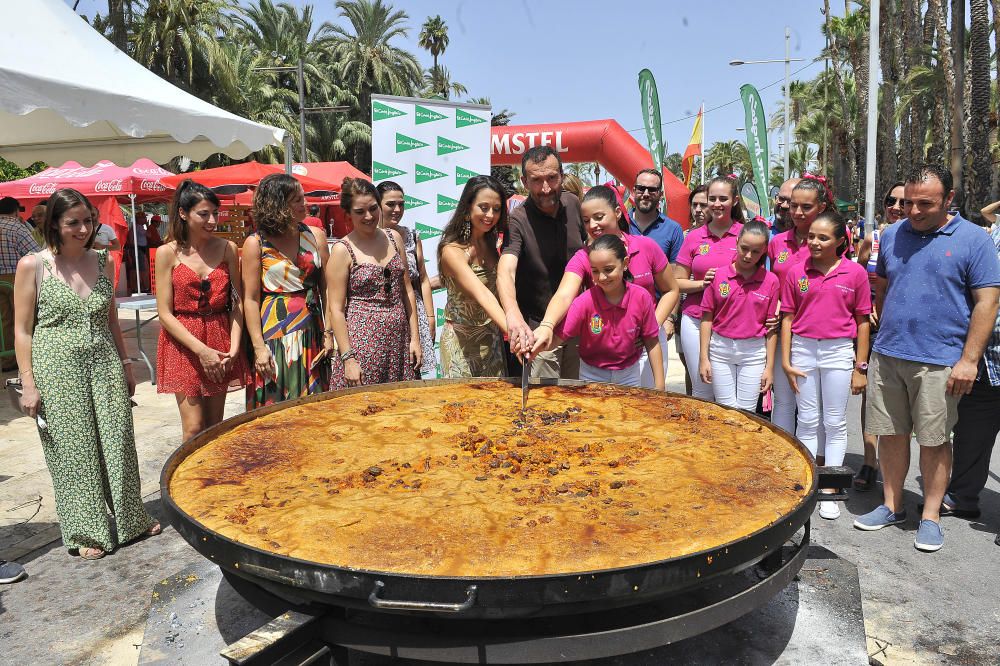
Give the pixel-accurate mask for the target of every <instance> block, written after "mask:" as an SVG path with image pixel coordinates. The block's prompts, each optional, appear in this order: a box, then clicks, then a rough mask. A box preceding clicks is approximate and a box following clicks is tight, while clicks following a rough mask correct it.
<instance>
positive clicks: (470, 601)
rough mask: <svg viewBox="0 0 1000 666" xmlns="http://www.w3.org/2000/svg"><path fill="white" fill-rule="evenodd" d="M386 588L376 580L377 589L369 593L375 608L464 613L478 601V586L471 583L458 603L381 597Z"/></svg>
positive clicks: (370, 601)
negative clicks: (463, 599) (462, 599)
mask: <svg viewBox="0 0 1000 666" xmlns="http://www.w3.org/2000/svg"><path fill="white" fill-rule="evenodd" d="M384 589H385V583H383V582H382V581H380V580H377V581H375V589H374V590H372V593H371V594H369V595H368V603H369V604H371V605H372V606H373V607H375V608H383V609H388V610H409V611H428V612H432V613H462V612H464V611H467V610H469V609H470V608H472V607H473V606H474V605H475V603H476V593H477V588H476V586H475V585H470V586H469V587H467V588H465V601H463V602H462V603H458V604H445V603H440V602H433V601H399V600H391V599H380V598H379V594H381V593H382V591H383V590H384Z"/></svg>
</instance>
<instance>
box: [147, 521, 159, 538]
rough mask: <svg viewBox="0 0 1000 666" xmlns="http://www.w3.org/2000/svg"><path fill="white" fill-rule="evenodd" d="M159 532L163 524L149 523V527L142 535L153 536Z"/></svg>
mask: <svg viewBox="0 0 1000 666" xmlns="http://www.w3.org/2000/svg"><path fill="white" fill-rule="evenodd" d="M161 532H163V526H162V525H160V523H158V522H157V523H153V524H152V525H150V527H149V529H148V530H146V531H145V532H143V536H148V537H153V536H156V535H157V534H160V533H161Z"/></svg>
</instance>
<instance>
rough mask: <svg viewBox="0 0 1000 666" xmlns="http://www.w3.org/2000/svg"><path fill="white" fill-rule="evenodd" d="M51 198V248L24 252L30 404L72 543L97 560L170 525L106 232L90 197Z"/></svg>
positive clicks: (24, 366) (18, 300)
mask: <svg viewBox="0 0 1000 666" xmlns="http://www.w3.org/2000/svg"><path fill="white" fill-rule="evenodd" d="M46 205H47V210H46V213H45V221H44V222H43V224H42V232H43V234H44V236H45V244H46V249H45V250H42V251H41V252H38V253H37V254H29V255H28V256H26V257H24V258H22V259H21V260H20V261H19V262H18V264H17V273H16V275H15V279H14V280H15V281H14V310H15V312H14V347H15V350H16V354H17V365H18V367H19V368H20V372H19V373H18V374H19V376H20V377H21V381H22V384H23V387H24V391H23V394H22V396H21V407H22V409H23V410H24V412H25V413H26V414H27V415H28V416H30V417H32V418H35V419H36V420H37V421H38V435H39V437H40V438H41V440H42V450H43V451H44V453H45V463H46V465H47V466H48V468H49V473H50V474H51V475H52V486H53V489H54V490H55V505H56V513H57V514H58V515H59V528H60V530H61V531H62V539H63V545H64V546H65V547H66V548H68V549H69V551H70V553H71V554H78V555H79V556H80V557H82V558H84V559H88V560H96V559H99V558H102V557H104V555H105V554H107V553H108V552H110V551H112V550H114V549H115V548H116V547H117V546H119V545H121V544H125V543H128V542H130V541H133V540H135V539H138V538H140V537H143V536H153V535H156V534H159V533H160V524H159V523H157V522H156V521H155V520H153V518H152V517H151V516H150V515H149V514H148V513H147V512H146V509H145V508H144V507H143V505H142V495H141V494H140V490H139V488H140V483H139V463H138V459H137V457H136V451H135V435H134V432H133V429H132V410H131V406H130V404H129V396H130V395H132V394H133V393H135V377H134V376H133V375H132V360H131V359H130V358H128V354H127V352H126V349H125V340H124V338H122V331H121V327H120V326H119V325H118V310H117V308H116V307H115V298H114V287H113V280H114V266H112V263H111V262H109V261H108V253H107V251H106V250H100V251H98V250H92V249H91V246H92V245H93V243H94V237H95V235H96V233H95V232H96V230H95V228H94V221H93V218H92V216H91V212H90V202H89V201H88V200H87V198H86V197H85V196H83V195H82V194H80V193H79V192H77V191H76V190H70V189H62V190H57V191H56V192H55V193H54V194H52V196H50V197H49V200H48V203H47V204H46ZM36 285H37V288H36ZM109 508H110V511H111V513H112V514H113V515H114V521H115V530H112V529H111V521H110V520H109V516H108V511H109Z"/></svg>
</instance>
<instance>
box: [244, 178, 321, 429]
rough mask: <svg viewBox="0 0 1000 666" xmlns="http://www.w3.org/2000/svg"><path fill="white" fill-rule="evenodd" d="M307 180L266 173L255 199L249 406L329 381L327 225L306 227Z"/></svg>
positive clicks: (249, 264) (249, 278)
mask: <svg viewBox="0 0 1000 666" xmlns="http://www.w3.org/2000/svg"><path fill="white" fill-rule="evenodd" d="M305 217H306V200H305V194H304V193H303V191H302V186H301V185H299V182H298V181H297V180H295V179H294V178H293V177H291V176H289V175H287V174H283V173H282V174H273V175H270V176H265V177H264V178H263V179H262V180H261V181H260V184H259V185H258V186H257V191H256V192H255V193H254V198H253V219H254V222H255V223H256V225H257V233H255V234H253V235H252V236H250V237H248V238H247V239H246V241H244V243H243V270H242V273H243V311H244V314H245V317H246V329H247V335H248V337H249V338H250V342H251V343H252V345H253V358H252V360H253V381H252V382H251V383H250V384H248V385H247V409H248V410H249V409H256V408H257V407H263V406H265V405H271V404H274V403H276V402H281V401H283V400H289V399H293V398H299V397H302V396H306V395H311V394H314V393H320V392H322V391H325V390H326V387H327V377H328V375H327V370H328V368H329V364H328V363H326V362H325V360H324V358H325V356H326V354H321V352H323V350H326V351H327V352H329V351H330V350H331V349H332V342H333V341H332V338H331V337H330V336H329V335H328V334H326V333H325V332H324V330H323V329H324V327H323V315H322V298H321V297H322V294H323V293H324V290H325V288H326V283H325V281H324V276H323V266H324V265H325V264H326V262H327V259H328V258H329V254H328V251H327V248H326V234H324V233H323V230H322V229H317V228H315V227H309V226H306V225H305V224H304V223H303V222H302V221H303V220H304V219H305Z"/></svg>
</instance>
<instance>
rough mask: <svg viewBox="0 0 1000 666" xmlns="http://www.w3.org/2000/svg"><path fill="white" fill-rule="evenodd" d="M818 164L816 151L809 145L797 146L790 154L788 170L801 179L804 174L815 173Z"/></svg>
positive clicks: (801, 144)
mask: <svg viewBox="0 0 1000 666" xmlns="http://www.w3.org/2000/svg"><path fill="white" fill-rule="evenodd" d="M777 161H778V160H775V162H776V163H777ZM816 164H817V163H816V150H815V149H814V148H813V147H812V146H809V145H807V144H804V143H800V144H797V145H796V146H793V147H792V150H791V152H790V153H788V170H789V171H790V172H791V175H792V176H793V177H797V178H801V177H802V174H804V173H813V172H815V169H816Z"/></svg>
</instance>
